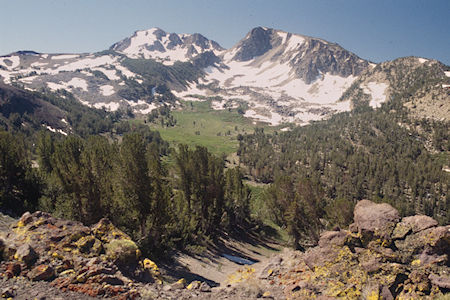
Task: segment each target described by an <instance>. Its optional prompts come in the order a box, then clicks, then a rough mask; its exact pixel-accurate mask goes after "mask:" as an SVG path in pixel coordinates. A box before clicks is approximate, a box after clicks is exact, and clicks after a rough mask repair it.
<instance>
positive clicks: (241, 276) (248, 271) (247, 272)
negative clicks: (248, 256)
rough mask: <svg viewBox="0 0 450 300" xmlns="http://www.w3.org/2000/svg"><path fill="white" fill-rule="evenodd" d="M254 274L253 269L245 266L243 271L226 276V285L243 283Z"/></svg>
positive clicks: (239, 270)
mask: <svg viewBox="0 0 450 300" xmlns="http://www.w3.org/2000/svg"><path fill="white" fill-rule="evenodd" d="M253 273H255V268H252V267H248V266H246V267H245V268H244V269H238V270H237V271H236V272H235V273H233V274H230V275H228V283H229V284H234V283H239V282H242V281H245V280H247V279H249V278H250V277H251V275H252V274H253Z"/></svg>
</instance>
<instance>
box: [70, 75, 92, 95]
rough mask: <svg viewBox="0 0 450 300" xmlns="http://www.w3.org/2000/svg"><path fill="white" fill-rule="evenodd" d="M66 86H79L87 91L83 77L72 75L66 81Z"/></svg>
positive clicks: (86, 84)
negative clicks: (72, 76)
mask: <svg viewBox="0 0 450 300" xmlns="http://www.w3.org/2000/svg"><path fill="white" fill-rule="evenodd" d="M67 86H69V87H70V86H73V87H74V88H80V89H82V90H83V91H85V92H87V91H88V83H87V82H86V80H84V79H83V78H79V77H74V78H72V79H71V80H70V81H69V82H67Z"/></svg>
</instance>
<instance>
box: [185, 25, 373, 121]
mask: <svg viewBox="0 0 450 300" xmlns="http://www.w3.org/2000/svg"><path fill="white" fill-rule="evenodd" d="M220 58H221V63H220V64H219V63H215V64H214V65H212V66H210V67H208V68H206V69H205V72H206V76H205V77H204V78H202V79H201V80H200V81H199V83H200V84H195V83H192V84H191V85H190V86H189V88H188V89H187V91H184V92H182V93H178V94H177V95H179V96H182V97H186V96H188V95H192V94H194V95H195V94H199V95H202V96H212V95H215V96H217V95H219V96H220V97H221V98H222V101H221V103H217V105H216V106H217V107H221V106H223V105H224V104H226V103H227V102H228V106H230V105H231V106H233V105H234V106H237V105H238V104H239V100H240V101H242V102H246V103H248V105H249V108H250V109H249V110H248V111H247V113H246V116H249V117H255V118H256V119H259V120H263V121H269V122H271V123H272V124H279V123H281V122H284V121H288V122H297V123H307V122H308V121H310V120H319V119H322V118H324V117H326V116H328V115H330V114H332V113H335V112H339V111H346V110H349V109H350V103H349V102H348V103H337V102H336V101H337V100H338V99H339V97H340V96H341V94H342V93H343V92H344V91H345V90H346V89H347V88H348V87H349V86H350V85H351V83H352V82H353V81H354V80H355V79H356V77H357V76H358V75H359V74H360V73H361V72H362V71H363V70H365V69H366V68H368V67H369V63H368V62H367V61H365V60H363V59H361V58H359V57H357V56H356V55H355V54H353V53H351V52H349V51H346V50H345V49H343V48H342V47H340V46H339V45H337V44H332V43H329V42H326V41H324V40H320V39H316V38H311V37H306V36H302V35H297V34H292V33H287V32H283V31H280V30H275V29H270V28H262V27H257V28H255V29H253V30H251V31H250V32H249V33H248V34H247V36H246V37H245V38H244V39H242V40H241V41H240V42H239V43H237V44H236V45H235V46H234V47H233V48H231V49H229V50H227V51H225V52H224V53H222V54H221V55H220ZM230 102H231V103H230Z"/></svg>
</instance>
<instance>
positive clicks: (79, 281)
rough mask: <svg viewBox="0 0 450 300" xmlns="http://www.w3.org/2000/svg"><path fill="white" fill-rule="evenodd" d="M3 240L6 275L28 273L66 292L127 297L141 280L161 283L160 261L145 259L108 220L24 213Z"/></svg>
mask: <svg viewBox="0 0 450 300" xmlns="http://www.w3.org/2000/svg"><path fill="white" fill-rule="evenodd" d="M0 244H1V245H3V247H2V248H3V251H2V252H3V258H4V260H5V261H4V262H3V263H2V265H1V267H0V272H1V273H2V275H3V276H4V277H6V278H15V277H17V276H19V277H20V276H24V277H26V278H28V279H29V280H31V281H48V282H50V284H51V285H52V286H54V287H57V288H59V289H61V290H63V291H74V292H81V293H84V294H86V295H89V296H93V297H96V296H107V297H119V298H123V299H126V298H133V297H135V296H137V295H138V292H137V291H136V284H138V283H155V284H157V282H160V279H159V270H158V267H157V266H156V264H155V263H153V262H152V261H151V260H149V259H144V260H141V253H140V250H139V248H138V247H137V245H136V244H135V243H134V242H133V241H132V240H131V239H130V237H129V236H128V235H126V234H125V233H124V232H122V231H120V230H119V229H117V228H116V227H115V226H114V225H113V224H112V223H111V222H110V221H109V220H107V219H102V220H100V221H99V222H98V223H97V224H95V225H93V226H92V227H86V226H84V225H83V224H81V223H79V222H74V221H66V220H61V219H57V218H54V217H52V216H51V215H49V214H47V213H44V212H39V211H38V212H35V213H33V214H30V213H25V214H24V215H23V216H22V217H21V218H20V219H19V220H18V221H17V222H16V223H15V224H13V226H12V228H11V230H10V232H8V233H5V232H3V236H2V237H1V238H0Z"/></svg>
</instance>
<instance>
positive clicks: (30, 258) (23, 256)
mask: <svg viewBox="0 0 450 300" xmlns="http://www.w3.org/2000/svg"><path fill="white" fill-rule="evenodd" d="M38 257H39V255H38V254H37V253H36V251H34V249H33V248H32V247H31V246H30V245H29V244H24V245H22V246H20V247H19V248H18V249H17V251H16V254H14V258H15V259H17V260H18V261H20V262H24V263H26V264H27V265H32V264H33V263H34V262H35V261H36V259H37V258H38Z"/></svg>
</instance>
